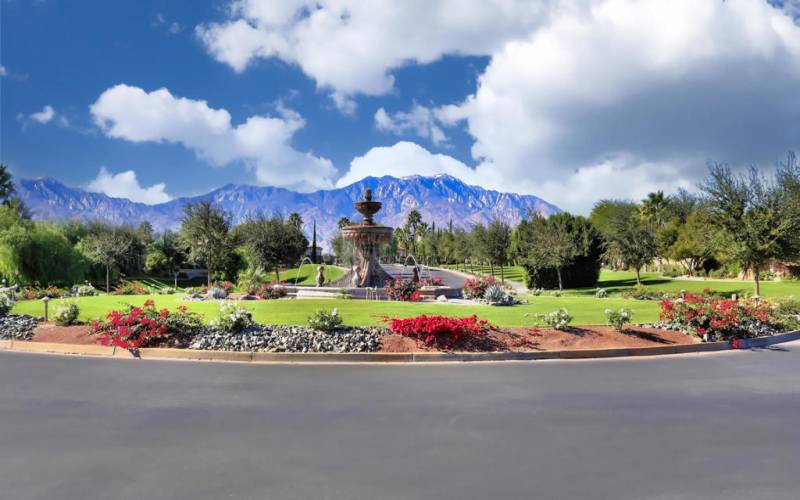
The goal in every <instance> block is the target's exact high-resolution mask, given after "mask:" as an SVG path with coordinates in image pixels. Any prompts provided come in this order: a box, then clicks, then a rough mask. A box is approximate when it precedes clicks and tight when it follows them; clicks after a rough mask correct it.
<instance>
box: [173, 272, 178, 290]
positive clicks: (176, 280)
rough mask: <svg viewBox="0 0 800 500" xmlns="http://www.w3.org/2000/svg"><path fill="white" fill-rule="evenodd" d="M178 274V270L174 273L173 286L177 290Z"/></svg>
mask: <svg viewBox="0 0 800 500" xmlns="http://www.w3.org/2000/svg"><path fill="white" fill-rule="evenodd" d="M178 274H179V272H178V273H175V287H174V288H175V290H178Z"/></svg>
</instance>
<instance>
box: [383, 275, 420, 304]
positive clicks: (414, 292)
mask: <svg viewBox="0 0 800 500" xmlns="http://www.w3.org/2000/svg"><path fill="white" fill-rule="evenodd" d="M384 290H385V291H386V297H388V298H389V300H401V301H404V302H417V301H419V300H420V299H421V298H422V292H420V290H419V283H416V282H414V281H411V280H389V281H387V282H386V287H385V288H384Z"/></svg>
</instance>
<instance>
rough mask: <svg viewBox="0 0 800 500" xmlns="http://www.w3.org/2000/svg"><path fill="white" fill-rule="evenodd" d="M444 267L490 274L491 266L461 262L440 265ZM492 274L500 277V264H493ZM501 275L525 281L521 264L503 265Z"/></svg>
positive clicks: (472, 272) (508, 278)
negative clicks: (463, 263)
mask: <svg viewBox="0 0 800 500" xmlns="http://www.w3.org/2000/svg"><path fill="white" fill-rule="evenodd" d="M442 267H443V268H445V269H455V270H457V271H461V272H467V273H471V274H492V268H491V267H490V266H483V265H481V266H470V265H467V266H464V265H462V264H459V265H447V266H442ZM494 276H495V277H497V278H500V277H501V272H500V266H495V268H494ZM502 276H504V277H505V279H507V280H512V281H518V282H519V283H522V284H524V283H525V269H523V268H522V266H504V267H503V272H502Z"/></svg>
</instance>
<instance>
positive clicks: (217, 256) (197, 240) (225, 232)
mask: <svg viewBox="0 0 800 500" xmlns="http://www.w3.org/2000/svg"><path fill="white" fill-rule="evenodd" d="M230 231H231V218H230V215H229V214H228V213H227V212H225V211H224V210H222V209H220V208H218V207H216V206H214V205H213V204H212V203H211V202H208V201H201V202H198V203H195V204H189V205H186V206H185V207H184V210H183V218H182V220H181V230H180V238H181V241H182V245H183V246H184V248H186V249H188V257H189V259H190V260H192V261H194V262H195V263H203V264H204V265H205V266H206V269H207V270H208V286H211V281H212V275H213V272H214V271H216V270H218V269H223V267H224V266H225V263H226V261H227V259H228V258H229V257H230V253H231V252H232V250H233V242H232V238H231V235H230Z"/></svg>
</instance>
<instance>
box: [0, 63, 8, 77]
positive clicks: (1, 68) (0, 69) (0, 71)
mask: <svg viewBox="0 0 800 500" xmlns="http://www.w3.org/2000/svg"><path fill="white" fill-rule="evenodd" d="M7 75H8V70H6V67H5V66H3V65H2V64H0V77H3V76H7Z"/></svg>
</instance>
